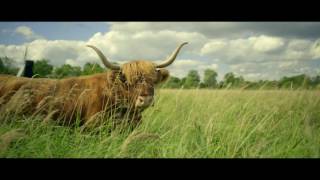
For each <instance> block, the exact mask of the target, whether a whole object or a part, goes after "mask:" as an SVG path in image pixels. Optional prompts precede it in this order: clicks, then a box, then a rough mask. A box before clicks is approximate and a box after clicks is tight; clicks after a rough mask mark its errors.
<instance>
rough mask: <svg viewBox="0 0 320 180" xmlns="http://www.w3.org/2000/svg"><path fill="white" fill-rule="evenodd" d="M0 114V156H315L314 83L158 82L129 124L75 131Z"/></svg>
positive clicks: (318, 122)
mask: <svg viewBox="0 0 320 180" xmlns="http://www.w3.org/2000/svg"><path fill="white" fill-rule="evenodd" d="M17 108H18V107H17ZM1 118H2V119H0V157H5V158H17V157H19V158H20V157H22V158H25V157H28V158H30V157H31V158H303V157H310V158H315V157H317V158H318V157H319V156H320V91H316V90H206V89H196V90H195V89H194V90H183V89H177V90H169V89H161V90H157V92H156V103H155V106H154V107H150V108H148V109H147V110H146V111H145V112H144V113H143V122H142V124H141V125H140V126H139V127H137V128H136V129H135V130H133V131H129V130H123V129H120V128H118V129H114V130H113V131H111V132H110V131H108V129H107V127H101V128H97V129H94V130H92V131H81V128H80V127H77V126H76V127H66V126H59V125H57V124H55V123H43V121H44V119H43V117H40V116H39V117H37V116H34V117H26V116H17V115H15V114H10V115H3V116H1ZM4 119H5V120H4Z"/></svg>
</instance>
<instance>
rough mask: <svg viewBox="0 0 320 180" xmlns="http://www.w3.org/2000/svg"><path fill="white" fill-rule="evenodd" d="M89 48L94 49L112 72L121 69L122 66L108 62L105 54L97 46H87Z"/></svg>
mask: <svg viewBox="0 0 320 180" xmlns="http://www.w3.org/2000/svg"><path fill="white" fill-rule="evenodd" d="M87 46H88V47H90V48H92V49H93V50H94V51H95V52H96V53H97V54H98V56H99V58H100V59H101V61H102V63H103V64H104V65H105V66H106V67H107V68H110V69H112V70H119V69H120V66H117V65H115V64H112V63H110V62H109V61H108V59H107V58H106V57H105V56H104V55H103V53H102V52H101V51H100V50H99V49H98V48H96V47H95V46H92V45H87Z"/></svg>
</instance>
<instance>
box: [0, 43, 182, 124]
mask: <svg viewBox="0 0 320 180" xmlns="http://www.w3.org/2000/svg"><path fill="white" fill-rule="evenodd" d="M185 44H187V43H182V44H181V45H179V46H178V47H177V49H176V50H175V51H174V52H173V54H172V55H171V56H170V57H169V58H168V59H167V60H165V61H163V63H161V64H155V63H152V62H150V61H145V60H137V61H130V62H128V63H125V64H123V65H122V66H118V65H115V64H112V63H110V62H109V60H108V59H107V58H106V57H105V56H104V55H103V53H102V52H101V51H100V50H99V49H98V48H96V47H94V46H91V45H88V47H90V48H92V49H93V50H94V51H95V52H96V53H97V55H98V56H99V58H100V59H101V61H102V62H103V64H104V65H105V66H106V67H107V68H110V69H111V71H108V72H105V73H100V74H95V75H89V76H81V77H72V78H65V79H60V80H59V79H47V78H23V77H15V76H9V75H0V112H1V111H2V112H4V111H6V105H7V104H10V103H16V104H20V103H25V104H28V105H27V106H25V107H24V108H23V110H21V112H22V113H24V114H33V113H42V114H50V116H51V118H52V119H54V120H59V122H63V123H64V124H73V123H74V122H75V121H76V119H80V122H81V124H85V125H91V124H93V125H96V123H97V122H100V120H101V119H103V118H98V117H114V118H115V119H123V118H125V116H127V117H128V118H127V119H128V120H130V121H131V122H132V123H133V124H138V123H139V122H140V121H141V112H142V111H143V110H144V109H146V108H147V107H149V106H150V105H152V103H153V100H154V89H155V85H157V84H159V83H161V82H164V81H165V80H166V79H167V78H168V77H169V71H168V70H166V69H164V68H165V67H167V66H169V65H170V64H171V63H173V62H174V60H175V59H176V57H177V55H178V53H179V51H180V49H181V48H182V47H183V46H184V45H185ZM21 97H24V98H21ZM19 99H20V101H23V102H19ZM26 102H27V103H26ZM61 120H62V121H61Z"/></svg>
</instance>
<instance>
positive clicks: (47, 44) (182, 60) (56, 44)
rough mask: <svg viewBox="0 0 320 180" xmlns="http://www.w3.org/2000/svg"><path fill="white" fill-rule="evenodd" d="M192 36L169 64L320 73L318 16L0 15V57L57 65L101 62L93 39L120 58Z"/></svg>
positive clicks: (182, 72)
mask: <svg viewBox="0 0 320 180" xmlns="http://www.w3.org/2000/svg"><path fill="white" fill-rule="evenodd" d="M182 42H189V44H188V45H186V46H184V47H183V49H182V50H181V51H180V54H179V55H178V57H177V59H176V61H175V62H174V63H173V64H172V65H170V66H169V67H168V69H169V70H170V72H171V75H173V76H176V77H180V78H181V77H184V76H186V74H187V73H188V71H189V70H192V69H194V70H197V71H198V72H199V74H200V76H201V77H202V76H203V72H204V70H205V69H207V68H210V69H214V70H216V71H217V72H218V74H219V77H218V79H220V80H221V79H222V77H223V75H224V74H225V73H227V72H234V73H235V74H236V75H238V76H239V75H241V76H243V77H244V78H245V79H247V80H251V81H257V80H260V79H264V80H265V79H268V80H274V79H279V78H281V77H283V76H293V75H298V74H307V75H310V76H315V75H320V22H0V56H1V57H2V56H8V57H10V58H13V59H14V60H16V61H17V63H18V64H22V63H23V55H24V51H25V49H26V46H28V56H27V59H32V60H40V59H43V58H45V59H49V60H50V63H51V64H53V65H54V66H60V65H62V64H65V63H67V64H70V65H74V66H83V65H84V64H85V63H87V62H96V63H99V64H101V65H102V63H101V62H100V60H99V58H98V57H97V55H96V54H95V53H94V52H93V51H92V49H89V48H88V47H86V45H88V44H90V45H94V46H96V47H98V48H99V49H101V50H102V52H104V54H105V56H106V57H107V58H108V59H109V60H111V61H114V62H118V63H120V64H122V63H124V62H128V61H130V60H149V61H153V62H155V63H157V62H161V60H165V59H166V58H167V57H168V56H169V55H170V54H171V53H172V51H173V50H174V49H175V48H176V47H177V46H178V45H179V44H180V43H182Z"/></svg>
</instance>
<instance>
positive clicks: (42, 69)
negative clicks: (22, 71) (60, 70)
mask: <svg viewBox="0 0 320 180" xmlns="http://www.w3.org/2000/svg"><path fill="white" fill-rule="evenodd" d="M52 70H53V66H52V65H51V64H49V61H48V60H47V59H42V60H39V61H36V62H35V63H34V66H33V73H34V74H35V75H37V76H35V77H48V75H50V74H51V73H52Z"/></svg>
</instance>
